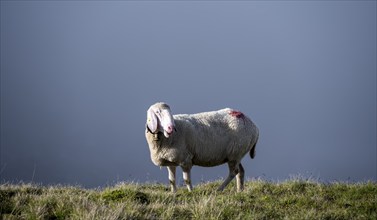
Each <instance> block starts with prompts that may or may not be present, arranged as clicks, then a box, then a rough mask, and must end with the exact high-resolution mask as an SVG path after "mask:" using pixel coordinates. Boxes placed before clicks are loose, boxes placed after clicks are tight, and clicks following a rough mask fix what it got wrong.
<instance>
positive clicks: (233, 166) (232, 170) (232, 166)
mask: <svg viewBox="0 0 377 220" xmlns="http://www.w3.org/2000/svg"><path fill="white" fill-rule="evenodd" d="M228 167H229V175H228V177H227V178H226V179H225V181H224V182H223V184H221V186H220V187H219V188H218V189H217V191H223V190H224V189H225V187H226V186H227V185H228V184H229V183H230V181H232V180H233V179H234V177H235V176H236V175H237V174H238V171H239V170H238V168H239V163H238V162H234V161H233V162H231V161H229V162H228Z"/></svg>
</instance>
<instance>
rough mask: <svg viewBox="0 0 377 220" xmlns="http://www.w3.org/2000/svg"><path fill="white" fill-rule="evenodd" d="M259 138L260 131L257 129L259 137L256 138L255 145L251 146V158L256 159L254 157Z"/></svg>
mask: <svg viewBox="0 0 377 220" xmlns="http://www.w3.org/2000/svg"><path fill="white" fill-rule="evenodd" d="M258 139H259V131H258V130H257V138H256V140H255V142H254V144H253V147H252V148H251V150H250V152H249V153H250V157H251V159H254V157H255V148H256V146H257V143H258Z"/></svg>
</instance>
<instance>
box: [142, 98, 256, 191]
mask: <svg viewBox="0 0 377 220" xmlns="http://www.w3.org/2000/svg"><path fill="white" fill-rule="evenodd" d="M258 136H259V130H258V128H257V127H256V126H255V124H254V123H253V122H252V121H251V120H250V119H249V118H248V117H247V116H246V115H244V114H243V113H241V112H239V111H235V110H232V109H229V108H225V109H221V110H218V111H212V112H203V113H198V114H191V115H188V114H180V115H174V116H173V115H172V114H171V111H170V107H169V106H168V105H167V104H165V103H161V102H160V103H156V104H154V105H152V106H151V107H150V108H149V109H148V112H147V124H146V130H145V137H146V139H147V142H148V145H149V150H150V153H151V159H152V162H153V163H154V164H155V165H157V166H167V169H168V172H169V180H170V186H171V190H172V192H175V191H176V185H175V170H176V167H177V166H180V167H181V168H182V171H183V179H184V181H185V183H186V185H187V188H188V190H189V191H192V185H191V178H190V170H191V168H192V166H193V165H197V166H204V167H212V166H217V165H221V164H224V163H228V166H229V175H228V177H227V178H226V179H225V181H224V182H223V184H222V185H221V186H220V187H219V188H218V190H219V191H222V190H223V189H224V188H225V187H226V186H227V185H228V184H229V182H230V181H231V180H232V179H233V178H234V177H235V176H236V177H237V178H236V179H237V190H238V191H242V190H243V187H244V186H243V185H244V168H243V167H242V165H241V159H242V158H243V157H244V156H245V154H246V153H247V152H250V157H251V158H254V156H255V145H256V143H257V141H258Z"/></svg>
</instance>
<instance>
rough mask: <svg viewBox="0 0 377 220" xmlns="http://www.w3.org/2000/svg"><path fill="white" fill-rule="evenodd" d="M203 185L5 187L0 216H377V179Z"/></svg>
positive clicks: (0, 194) (1, 192) (1, 189)
mask: <svg viewBox="0 0 377 220" xmlns="http://www.w3.org/2000/svg"><path fill="white" fill-rule="evenodd" d="M220 184H221V182H220V181H215V182H209V183H202V184H199V185H197V186H195V188H194V191H193V192H192V193H189V192H188V191H187V190H186V189H185V188H183V187H182V188H179V189H178V192H177V193H175V194H173V193H171V192H169V188H168V186H167V185H162V184H135V183H120V184H118V185H116V186H113V187H107V188H104V189H83V188H80V187H72V186H49V187H44V186H38V185H32V184H16V185H11V184H3V185H0V215H1V216H0V219H285V218H288V219H377V183H375V182H366V183H352V184H349V183H339V182H337V183H331V184H323V183H318V182H314V181H307V180H300V179H295V180H289V181H285V182H279V183H272V182H268V181H262V180H254V181H249V182H246V183H245V190H244V191H243V192H241V193H237V192H236V188H235V184H234V182H232V183H231V184H230V185H229V186H228V188H226V189H225V191H224V192H217V191H216V188H217V187H218V186H219V185H220Z"/></svg>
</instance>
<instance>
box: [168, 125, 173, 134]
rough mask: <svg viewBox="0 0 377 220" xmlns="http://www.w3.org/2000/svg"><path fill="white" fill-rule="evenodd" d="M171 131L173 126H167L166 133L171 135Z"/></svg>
mask: <svg viewBox="0 0 377 220" xmlns="http://www.w3.org/2000/svg"><path fill="white" fill-rule="evenodd" d="M173 129H174V126H173V125H168V129H167V132H168V133H172V132H173Z"/></svg>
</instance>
